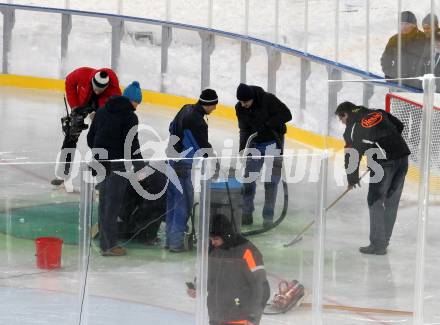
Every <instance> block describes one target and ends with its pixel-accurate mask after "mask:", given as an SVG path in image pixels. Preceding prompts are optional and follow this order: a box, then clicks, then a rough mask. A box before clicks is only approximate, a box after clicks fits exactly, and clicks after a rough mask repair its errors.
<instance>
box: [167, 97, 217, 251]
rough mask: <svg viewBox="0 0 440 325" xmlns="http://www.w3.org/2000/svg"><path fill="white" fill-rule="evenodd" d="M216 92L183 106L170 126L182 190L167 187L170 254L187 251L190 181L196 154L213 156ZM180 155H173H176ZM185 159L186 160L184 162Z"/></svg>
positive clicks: (177, 172)
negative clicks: (212, 117) (210, 135)
mask: <svg viewBox="0 0 440 325" xmlns="http://www.w3.org/2000/svg"><path fill="white" fill-rule="evenodd" d="M217 103H218V97H217V93H216V92H215V90H212V89H205V90H203V91H202V93H201V94H200V98H199V100H198V101H197V103H196V104H189V105H185V106H183V107H182V108H181V109H180V111H179V112H178V113H177V115H176V117H175V118H174V119H173V121H172V122H171V123H170V128H169V131H170V135H171V136H176V137H177V138H178V139H179V141H178V142H177V143H175V144H174V145H173V148H169V150H168V155H169V158H171V159H175V160H171V161H170V167H171V168H173V169H174V170H175V172H176V175H177V177H178V180H179V183H180V185H181V187H182V191H180V190H179V189H178V188H177V187H176V186H175V184H174V183H173V182H170V183H169V184H168V188H167V215H166V224H167V225H166V244H165V248H167V249H169V250H170V252H173V253H179V252H183V251H185V249H184V245H183V239H184V233H185V231H186V227H187V226H186V224H187V221H188V217H189V214H190V212H191V209H192V206H193V202H194V188H193V185H192V181H191V170H192V164H193V158H197V152H199V153H200V150H202V151H203V156H212V155H213V150H212V146H211V144H210V143H209V141H208V124H207V123H206V121H205V119H204V118H205V116H206V115H209V114H211V113H212V112H213V111H214V110H215V109H216V106H217ZM171 152H173V153H174V154H176V155H177V157H176V156H174V154H173V153H171ZM181 158H183V159H181Z"/></svg>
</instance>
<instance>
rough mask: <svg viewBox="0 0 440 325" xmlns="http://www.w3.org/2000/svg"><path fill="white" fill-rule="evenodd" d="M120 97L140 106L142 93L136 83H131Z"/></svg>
mask: <svg viewBox="0 0 440 325" xmlns="http://www.w3.org/2000/svg"><path fill="white" fill-rule="evenodd" d="M122 96H124V97H127V98H128V99H129V100H130V101H132V102H136V103H138V104H140V103H141V102H142V91H141V87H140V85H139V82H138V81H133V82H132V83H131V84H129V85H128V86H127V88H125V90H124V93H123V94H122Z"/></svg>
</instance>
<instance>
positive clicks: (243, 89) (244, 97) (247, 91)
mask: <svg viewBox="0 0 440 325" xmlns="http://www.w3.org/2000/svg"><path fill="white" fill-rule="evenodd" d="M253 98H254V92H253V91H252V88H251V87H250V86H248V85H246V84H239V85H238V87H237V99H238V100H239V101H241V102H247V101H248V100H251V99H253Z"/></svg>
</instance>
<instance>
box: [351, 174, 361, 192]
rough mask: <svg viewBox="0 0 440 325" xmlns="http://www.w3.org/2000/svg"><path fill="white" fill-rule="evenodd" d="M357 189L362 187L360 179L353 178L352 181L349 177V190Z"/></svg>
mask: <svg viewBox="0 0 440 325" xmlns="http://www.w3.org/2000/svg"><path fill="white" fill-rule="evenodd" d="M356 187H361V183H360V179H359V177H357V178H352V179H350V177H349V179H348V188H349V189H350V190H351V189H353V188H356Z"/></svg>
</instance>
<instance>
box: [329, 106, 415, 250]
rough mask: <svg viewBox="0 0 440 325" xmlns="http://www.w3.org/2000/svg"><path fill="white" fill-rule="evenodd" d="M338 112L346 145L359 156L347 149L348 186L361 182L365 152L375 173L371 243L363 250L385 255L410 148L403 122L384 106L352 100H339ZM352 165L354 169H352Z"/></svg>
mask: <svg viewBox="0 0 440 325" xmlns="http://www.w3.org/2000/svg"><path fill="white" fill-rule="evenodd" d="M335 114H336V115H338V117H339V119H340V120H341V122H342V123H343V124H345V125H346V128H345V132H344V140H345V143H346V148H352V149H354V150H356V151H357V153H358V154H359V157H354V156H356V155H351V154H350V152H349V151H348V150H347V152H346V154H345V168H346V170H347V179H348V186H349V188H350V189H351V188H354V187H356V186H357V185H358V184H359V163H360V160H361V158H362V156H363V155H365V156H366V157H367V164H368V167H369V168H370V169H371V170H372V173H373V175H371V176H373V178H371V179H370V184H369V188H368V199H367V201H368V208H369V212H370V245H369V246H366V247H361V248H360V252H361V253H364V254H376V255H385V254H386V253H387V247H388V245H389V242H390V239H391V234H392V232H393V227H394V223H395V221H396V216H397V209H398V207H399V201H400V196H401V194H402V190H403V185H404V182H405V176H406V173H407V171H408V156H409V154H410V150H409V148H408V146H407V144H406V142H405V140H404V139H403V137H402V135H401V133H402V131H403V128H404V125H403V123H402V122H401V121H400V120H399V119H398V118H396V117H394V116H393V115H391V114H390V113H387V112H385V111H384V110H380V109H378V110H371V109H367V108H365V107H362V106H356V105H354V104H353V103H351V102H343V103H342V104H340V105H339V106H338V107H337V109H336V112H335ZM377 167H379V168H377ZM351 169H352V170H353V172H351V173H349V172H348V170H351ZM381 172H383V176H382V177H380V176H381V175H380V173H381ZM376 173H379V174H377V175H376ZM374 178H377V179H374Z"/></svg>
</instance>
